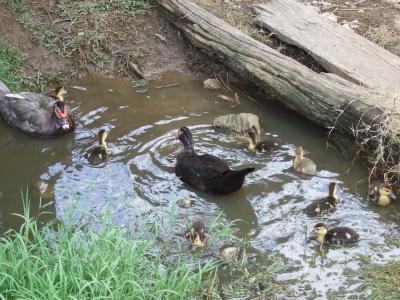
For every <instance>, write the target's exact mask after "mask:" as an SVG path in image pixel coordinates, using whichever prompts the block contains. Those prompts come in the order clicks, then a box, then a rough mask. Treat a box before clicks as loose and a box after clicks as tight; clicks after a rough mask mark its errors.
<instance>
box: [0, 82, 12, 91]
mask: <svg viewBox="0 0 400 300" xmlns="http://www.w3.org/2000/svg"><path fill="white" fill-rule="evenodd" d="M0 92H1V93H9V92H11V91H10V89H9V88H8V87H7V86H6V85H5V84H4V83H3V82H1V81H0Z"/></svg>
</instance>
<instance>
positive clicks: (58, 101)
mask: <svg viewBox="0 0 400 300" xmlns="http://www.w3.org/2000/svg"><path fill="white" fill-rule="evenodd" d="M65 93H66V90H65V89H64V87H59V88H57V89H56V90H55V96H52V97H49V96H45V95H42V94H36V93H31V92H21V93H11V92H10V90H8V88H6V87H5V86H4V85H3V86H2V85H0V114H1V115H2V116H3V118H4V120H5V121H6V122H7V123H8V124H9V125H11V126H14V127H17V128H19V129H21V130H22V131H24V132H26V133H28V134H31V135H35V136H41V137H45V136H46V137H48V136H57V135H63V134H67V133H69V132H72V131H74V129H75V121H74V118H73V116H72V114H71V111H70V109H69V108H68V106H67V105H66V104H65V103H64V94H65Z"/></svg>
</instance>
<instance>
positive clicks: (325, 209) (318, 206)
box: [304, 182, 340, 217]
mask: <svg viewBox="0 0 400 300" xmlns="http://www.w3.org/2000/svg"><path fill="white" fill-rule="evenodd" d="M336 190H337V186H336V183H335V182H331V183H329V195H328V196H327V197H324V198H320V199H316V200H314V201H313V202H312V203H311V204H309V205H308V206H307V207H306V208H305V209H304V212H305V213H306V214H307V215H309V216H313V217H315V216H321V215H324V214H326V213H329V212H331V211H333V210H334V209H335V207H336V204H338V203H339V202H340V200H339V197H338V196H337V195H336Z"/></svg>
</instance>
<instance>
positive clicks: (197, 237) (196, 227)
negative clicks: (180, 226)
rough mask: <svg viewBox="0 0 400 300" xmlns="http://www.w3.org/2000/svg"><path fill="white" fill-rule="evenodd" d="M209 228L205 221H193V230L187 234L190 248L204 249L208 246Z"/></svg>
mask: <svg viewBox="0 0 400 300" xmlns="http://www.w3.org/2000/svg"><path fill="white" fill-rule="evenodd" d="M207 235H208V234H207V227H206V225H205V224H204V222H203V221H201V220H197V221H193V223H192V228H191V229H190V230H188V231H187V232H186V233H185V236H186V238H187V239H188V241H189V245H190V247H203V246H205V245H206V244H207Z"/></svg>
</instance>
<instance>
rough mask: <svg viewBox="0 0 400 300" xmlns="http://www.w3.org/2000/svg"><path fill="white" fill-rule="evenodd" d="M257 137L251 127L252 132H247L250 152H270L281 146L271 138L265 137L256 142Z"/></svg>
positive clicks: (276, 139)
mask: <svg viewBox="0 0 400 300" xmlns="http://www.w3.org/2000/svg"><path fill="white" fill-rule="evenodd" d="M257 135H258V132H257V130H256V128H255V127H254V126H253V130H250V131H249V132H248V136H249V138H248V142H249V147H248V149H249V150H250V151H258V152H272V151H274V150H277V149H278V148H279V147H280V146H281V145H282V142H281V141H280V140H279V139H278V138H276V137H273V136H269V137H266V138H265V139H263V140H262V141H258V142H257Z"/></svg>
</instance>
